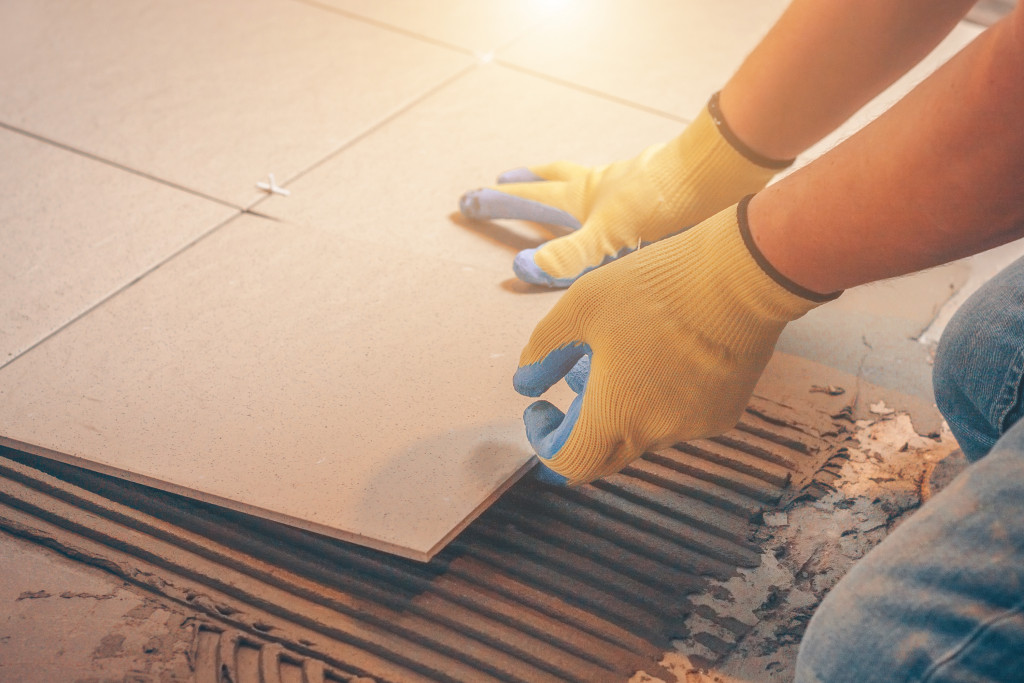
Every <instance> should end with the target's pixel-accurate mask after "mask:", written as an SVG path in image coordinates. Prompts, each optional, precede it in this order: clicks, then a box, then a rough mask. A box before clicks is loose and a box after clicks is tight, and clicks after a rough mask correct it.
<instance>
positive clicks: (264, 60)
mask: <svg viewBox="0 0 1024 683" xmlns="http://www.w3.org/2000/svg"><path fill="white" fill-rule="evenodd" d="M784 4H785V3H784V2H782V1H781V0H772V2H769V3H753V4H751V3H739V2H735V1H731V2H710V1H709V2H691V3H671V2H669V1H668V0H658V1H655V0H651V1H650V2H644V3H625V2H613V1H611V0H604V1H601V2H586V3H584V2H578V1H577V2H542V1H541V0H534V1H532V2H517V1H516V0H489V1H488V2H477V1H475V0H474V1H471V0H445V1H439V2H435V3H433V4H431V5H429V6H428V5H426V4H425V3H420V2H412V1H411V0H391V1H380V2H378V1H374V2H369V1H364V0H323V1H322V2H315V1H313V0H310V1H308V2H307V1H305V0H255V1H250V2H242V1H241V0H233V1H230V2H218V3H213V4H210V3H200V2H199V1H198V0H182V1H180V2H175V3H169V2H157V1H155V0H154V1H149V2H134V1H133V2H129V1H128V0H123V1H120V2H105V3H63V2H58V1H57V0H31V1H29V0H20V1H12V2H6V3H3V4H0V92H3V93H4V97H3V98H0V126H3V127H2V128H0V157H2V158H3V159H4V160H5V161H6V163H4V164H3V168H2V170H0V180H2V182H3V183H4V185H3V186H4V188H5V192H4V193H3V194H0V224H2V228H0V229H2V230H3V234H4V237H5V240H4V242H5V245H4V247H5V251H4V256H5V258H4V259H3V265H2V266H0V288H2V290H0V292H2V297H0V298H2V301H3V303H2V304H0V330H2V331H0V441H6V442H8V443H13V444H20V445H21V446H22V447H25V448H31V449H34V450H40V451H45V452H48V453H51V454H56V455H59V457H63V458H67V459H71V460H73V461H75V462H79V463H80V464H81V463H84V464H87V465H89V466H92V467H95V468H97V469H101V470H103V471H111V472H117V473H120V474H123V475H124V476H130V477H132V478H136V479H140V480H143V481H146V482H150V483H156V484H158V485H160V486H164V487H167V488H170V489H173V490H176V491H187V492H191V494H192V495H196V496H198V497H201V498H205V499H210V500H216V501H219V502H222V503H224V504H227V505H232V506H235V507H239V508H241V509H244V510H247V511H251V512H257V513H259V514H265V515H267V516H270V517H273V518H276V519H283V520H287V521H290V522H293V523H296V524H300V525H303V526H307V527H310V528H313V529H316V530H319V531H323V532H325V533H330V534H333V535H336V536H339V537H342V538H346V539H349V540H355V541H358V542H362V543H367V544H369V545H374V546H376V547H381V548H386V549H388V550H392V551H395V552H399V553H402V554H406V555H410V556H413V557H426V556H428V555H430V554H431V553H433V552H434V551H436V550H437V549H438V547H440V546H441V545H442V544H443V543H444V542H445V540H446V539H448V538H450V537H451V535H452V534H453V533H454V532H456V531H457V530H458V529H459V528H461V526H462V524H463V523H464V522H466V521H467V520H468V519H469V518H470V517H471V516H472V515H474V514H475V513H476V512H477V511H478V510H479V509H481V507H482V506H485V505H486V504H487V502H488V500H490V499H491V498H492V496H493V494H494V493H495V492H496V491H497V490H499V489H500V488H501V487H502V486H503V485H504V484H506V483H507V482H508V481H509V479H510V478H512V477H514V476H515V474H516V473H517V472H519V471H521V470H522V467H523V465H524V464H525V463H527V461H528V459H529V450H528V446H527V444H526V441H525V438H524V436H523V434H522V431H521V427H520V422H519V415H520V412H521V410H522V408H523V407H524V406H525V405H526V402H527V401H526V400H525V399H523V398H522V397H519V396H518V395H516V394H515V393H514V392H513V391H512V389H511V386H510V384H511V382H510V377H511V374H512V371H513V370H514V367H515V360H516V357H517V355H518V350H519V348H520V347H521V345H522V343H523V342H524V341H525V339H526V337H527V336H528V334H529V331H530V329H531V328H532V326H533V325H534V323H535V322H536V320H537V319H538V318H539V317H540V316H541V315H542V314H543V312H544V311H545V310H547V308H549V307H550V305H551V304H552V302H553V301H554V300H555V298H556V297H557V296H558V295H557V293H550V292H537V291H535V290H534V289H532V288H529V287H525V286H522V285H519V284H518V283H517V282H516V281H515V280H514V279H512V276H511V270H510V268H509V265H510V262H511V258H512V255H513V254H514V252H515V251H516V250H518V249H521V248H524V247H527V246H532V245H535V244H537V243H538V242H539V241H540V240H542V239H544V238H545V236H546V235H547V234H548V233H547V232H546V231H545V230H544V229H542V228H540V227H539V226H534V225H529V224H522V223H509V224H503V225H496V224H471V223H468V222H466V221H463V220H462V219H460V218H459V217H458V216H456V215H454V212H455V209H456V201H457V198H458V196H459V195H460V194H461V192H462V191H464V190H466V189H469V188H470V187H473V186H476V185H480V184H484V183H487V182H489V181H490V179H491V178H492V177H493V176H494V175H495V174H496V173H498V172H500V171H502V170H504V169H506V168H509V167H514V166H520V165H524V164H529V163H535V162H542V161H549V160H553V159H558V158H570V159H573V160H576V161H580V162H584V163H601V162H605V161H610V160H613V159H616V158H621V157H624V156H628V155H631V154H633V153H635V152H636V151H637V150H639V149H641V148H643V147H645V146H647V145H649V144H651V143H653V142H655V141H659V140H664V139H667V138H668V137H670V136H672V135H673V134H675V133H676V132H677V131H678V130H680V128H681V127H682V125H683V124H684V123H685V121H686V120H688V119H689V118H691V117H692V116H693V115H694V114H695V113H696V112H697V111H698V110H699V109H700V107H701V106H702V105H703V103H704V102H705V101H706V99H707V97H708V95H709V94H710V93H711V92H712V91H714V90H715V89H717V88H718V87H720V85H721V84H722V82H723V81H724V80H725V78H726V77H727V76H728V74H729V73H730V71H731V70H732V69H733V68H735V66H736V65H737V64H738V63H739V61H740V60H741V59H742V57H743V55H744V54H745V52H746V51H747V50H748V49H749V47H750V46H751V45H752V44H753V42H754V41H755V40H756V39H757V37H758V36H760V35H761V34H763V33H764V32H765V31H766V30H767V28H768V27H769V26H770V24H771V22H772V21H773V20H774V18H775V17H776V16H777V15H778V14H779V13H780V12H781V10H782V8H783V7H784ZM978 30H979V29H978V28H977V27H974V26H970V25H967V24H963V25H961V27H959V28H958V29H957V32H956V33H955V34H954V35H953V36H951V37H950V39H949V40H947V41H946V42H945V43H944V44H943V45H942V46H941V47H940V48H939V49H938V50H937V51H936V54H935V55H934V56H933V58H931V59H930V61H929V62H928V63H927V64H926V65H924V66H923V67H922V70H921V71H918V72H916V73H915V74H912V75H911V76H910V77H908V80H906V81H903V82H901V83H900V84H897V85H896V86H894V87H893V89H891V90H890V91H889V92H888V93H886V94H884V95H883V96H881V97H880V98H879V100H878V101H876V103H873V104H872V105H869V107H867V108H866V109H865V112H863V113H862V114H861V115H859V116H858V117H856V118H855V119H854V121H852V122H851V124H849V125H848V126H846V127H844V129H843V130H842V131H840V132H838V133H837V134H836V136H834V137H833V138H832V139H830V141H827V142H826V143H823V144H822V145H821V146H820V148H819V149H824V148H825V147H827V145H828V144H831V143H834V141H835V140H837V139H840V138H842V137H844V136H846V135H849V134H850V132H851V131H852V130H853V129H854V128H855V127H856V126H857V125H859V124H860V123H862V122H863V121H865V120H866V118H869V117H870V116H871V115H873V114H874V113H877V111H879V107H880V103H882V102H889V101H891V100H892V99H894V97H895V96H897V95H898V94H899V93H900V92H902V91H905V90H906V89H907V88H908V87H909V83H910V82H912V81H913V80H914V79H919V78H920V77H921V76H922V75H923V74H924V73H926V72H927V71H928V70H930V69H933V68H934V67H935V65H936V64H938V63H940V62H941V61H942V60H943V59H945V58H947V57H948V56H949V55H951V54H952V53H953V52H954V51H955V50H956V49H957V48H958V47H959V46H961V45H962V44H964V43H965V42H966V41H968V40H969V39H970V38H971V37H972V36H973V35H974V34H976V33H977V32H978ZM270 173H273V174H275V178H276V180H277V182H278V183H280V184H282V185H285V186H286V187H287V189H288V190H289V191H290V195H289V196H287V197H285V196H279V195H275V196H272V197H266V196H265V195H263V194H261V193H260V191H259V190H258V189H256V185H255V184H256V182H257V181H260V180H264V179H265V178H266V177H267V175H268V174H270ZM966 279H967V267H966V266H963V265H954V266H950V267H948V268H946V269H940V270H936V271H932V272H930V273H926V274H923V275H920V276H915V277H912V278H906V279H903V280H899V281H897V282H894V283H887V284H884V285H877V286H875V289H873V290H872V289H870V288H868V289H865V290H863V291H861V292H851V293H849V294H847V295H846V296H844V297H843V299H841V300H840V301H838V302H836V303H835V304H832V305H830V306H827V307H823V308H822V309H820V310H819V312H816V314H815V315H812V316H808V317H807V319H805V320H803V321H801V322H800V323H798V324H797V325H794V326H792V327H791V329H790V330H789V331H787V334H786V336H785V337H784V338H783V340H782V343H781V345H780V349H781V350H783V351H785V352H787V353H790V354H795V355H798V356H803V357H805V358H809V359H811V360H813V361H816V362H818V363H822V364H824V365H825V366H828V367H835V368H837V369H840V370H844V371H846V372H852V373H857V372H858V371H859V372H865V371H868V370H870V369H871V368H874V369H875V372H874V374H873V375H871V376H870V378H869V381H870V382H873V383H875V384H877V385H879V386H889V387H891V388H901V389H906V387H910V388H911V389H912V390H913V391H914V392H917V393H919V394H920V395H921V396H924V397H925V398H926V397H927V392H928V388H927V384H926V380H925V379H923V378H925V377H926V373H927V367H926V363H925V362H924V358H925V350H924V349H923V348H921V347H920V346H919V345H917V344H916V342H913V341H911V340H909V339H908V337H910V336H913V334H916V333H917V332H919V331H921V330H922V329H923V328H924V327H926V326H927V324H928V322H929V321H930V319H931V317H932V316H933V315H934V313H935V311H936V310H937V308H938V306H939V305H941V304H942V302H943V301H945V299H946V298H948V296H949V294H950V293H951V287H953V288H955V287H957V286H959V284H960V283H962V282H963V281H964V280H966ZM879 288H881V290H884V291H882V293H881V294H872V292H879V291H880V290H879ZM865 343H868V344H869V345H870V347H871V348H872V349H873V353H872V355H871V358H870V361H867V356H866V355H865V351H864V348H865V346H864V345H865ZM887 345H888V346H887ZM888 349H891V350H888ZM894 368H895V369H894ZM900 368H902V369H900Z"/></svg>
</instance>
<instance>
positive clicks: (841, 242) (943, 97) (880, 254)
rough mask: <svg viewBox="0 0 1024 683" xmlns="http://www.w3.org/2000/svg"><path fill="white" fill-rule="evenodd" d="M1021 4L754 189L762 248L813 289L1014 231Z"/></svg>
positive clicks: (882, 274) (1022, 154)
mask: <svg viewBox="0 0 1024 683" xmlns="http://www.w3.org/2000/svg"><path fill="white" fill-rule="evenodd" d="M1022 113H1024V13H1022V11H1021V10H1020V9H1017V10H1015V11H1014V12H1013V13H1012V14H1011V15H1010V16H1008V17H1007V18H1006V19H1004V20H1003V21H1001V22H999V23H998V24H996V25H995V26H993V27H992V28H991V29H989V30H988V31H986V32H985V33H984V34H982V35H981V36H979V37H978V39H976V40H975V41H974V42H973V43H972V44H971V45H969V46H968V47H967V48H965V49H964V50H963V51H962V52H961V53H960V54H958V55H957V56H956V57H954V58H953V59H952V60H950V61H949V62H948V63H947V64H946V65H945V66H944V67H942V68H941V69H939V70H938V71H937V72H935V73H934V74H932V76H930V77H929V78H928V79H926V80H925V81H924V82H923V83H922V84H921V85H920V86H918V87H917V88H915V89H914V90H913V91H912V92H911V93H910V94H908V95H907V96H906V97H905V98H904V99H903V100H901V101H900V102H899V103H897V104H896V105H895V106H894V107H893V108H892V109H890V110H889V111H888V112H886V113H885V114H884V115H883V116H881V117H880V118H878V119H877V120H876V121H874V122H872V123H871V124H870V125H868V126H867V127H865V128H864V129H863V130H861V131H860V132H859V133H857V134H856V135H854V136H852V137H851V138H849V139H848V140H846V141H845V142H844V143H842V144H840V145H839V146H837V147H836V148H835V149H833V150H832V151H831V152H829V153H827V154H825V155H824V156H822V157H821V158H820V159H818V160H816V161H815V162H813V163H812V164H810V165H808V166H807V167H805V168H803V169H801V170H800V171H798V172H797V173H794V174H793V175H792V176H790V177H788V178H786V179H784V180H782V181H781V182H779V183H777V184H776V185H774V186H771V187H769V188H767V189H766V190H764V191H763V192H761V193H760V194H758V195H757V196H756V197H755V198H754V200H753V201H752V202H751V204H750V213H749V216H750V227H751V233H752V235H753V237H754V240H755V242H756V243H757V245H758V247H759V248H760V250H761V251H762V252H763V254H764V255H765V257H766V258H767V259H768V260H769V261H770V262H771V263H772V264H773V265H774V266H775V267H776V268H777V269H778V270H779V271H780V272H781V273H782V274H783V275H785V276H787V277H789V278H790V279H792V280H793V281H795V282H796V283H798V284H800V285H802V286H804V287H807V288H809V289H811V290H813V291H817V292H830V291H834V290H838V289H845V288H847V287H851V286H854V285H858V284H862V283H865V282H870V281H873V280H878V279H882V278H887V277H893V276H896V275H901V274H905V273H909V272H914V271H917V270H920V269H923V268H927V267H930V266H934V265H938V264H941V263H945V262H947V261H950V260H953V259H956V258H959V257H962V256H966V255H970V254H973V253H977V252H979V251H983V250H985V249H988V248H991V247H993V246H997V245H999V244H1002V243H1005V242H1008V241H1011V240H1013V239H1015V238H1017V237H1020V236H1021V235H1022V234H1024V189H1022V188H1024V124H1022Z"/></svg>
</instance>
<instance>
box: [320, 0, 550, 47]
mask: <svg viewBox="0 0 1024 683" xmlns="http://www.w3.org/2000/svg"><path fill="white" fill-rule="evenodd" d="M321 1H322V3H323V4H325V5H330V6H333V7H337V8H338V9H340V10H342V11H345V12H350V13H352V14H354V15H357V16H360V17H365V18H367V19H370V20H372V21H376V22H380V23H382V24H386V25H388V26H394V27H396V28H399V29H401V30H404V31H410V32H412V33H415V34H417V35H421V36H425V37H427V38H430V39H432V40H437V41H440V42H442V43H446V44H449V45H453V46H457V47H461V48H464V49H467V50H472V51H474V52H478V53H482V54H483V53H488V52H491V51H493V50H496V49H498V48H499V47H501V46H503V45H505V44H506V43H508V42H509V41H511V40H512V39H514V38H516V37H517V36H519V35H520V34H521V33H522V32H523V31H524V30H526V29H528V28H530V27H531V26H533V25H534V24H535V23H537V22H538V21H541V20H543V19H544V18H545V17H546V16H547V15H548V14H549V12H550V10H551V9H552V5H553V3H551V2H544V0H525V1H524V0H432V1H431V2H422V0H321Z"/></svg>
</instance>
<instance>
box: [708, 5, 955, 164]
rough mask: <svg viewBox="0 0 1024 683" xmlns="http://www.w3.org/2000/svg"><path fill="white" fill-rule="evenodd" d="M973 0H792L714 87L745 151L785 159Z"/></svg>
mask: <svg viewBox="0 0 1024 683" xmlns="http://www.w3.org/2000/svg"><path fill="white" fill-rule="evenodd" d="M974 1H975V0H860V1H858V2H851V1H849V0H827V1H824V2H823V1H822V0H794V2H792V3H791V4H790V6H789V7H788V8H787V9H786V11H785V12H784V13H783V15H782V16H781V17H780V18H779V21H778V22H777V23H776V24H775V26H774V27H773V28H772V29H771V31H769V32H768V34H767V35H766V36H765V38H764V40H763V41H761V43H760V44H759V45H758V46H757V47H756V48H754V51H753V52H751V53H750V55H749V56H748V57H747V59H746V60H745V61H744V62H743V65H742V66H740V68H739V70H737V72H736V73H735V74H734V75H733V77H732V78H731V79H730V80H729V82H728V83H727V84H726V85H725V87H724V88H723V89H722V94H721V105H722V114H723V115H724V116H725V119H726V120H727V121H728V122H729V125H730V127H731V128H732V129H733V131H734V132H735V133H736V135H737V136H738V137H739V138H740V139H741V140H742V141H743V142H745V143H746V144H747V145H748V146H750V147H751V148H752V149H753V150H754V151H756V152H759V153H760V154H762V155H764V156H767V157H770V158H773V159H791V158H793V157H795V156H797V155H798V154H800V153H801V152H803V151H804V150H805V149H807V148H808V147H810V146H811V145H813V144H814V143H815V142H817V141H818V140H820V139H821V138H823V137H824V136H826V135H828V134H829V133H830V132H832V131H833V130H834V129H835V128H837V127H838V126H839V125H840V124H841V123H842V122H843V121H845V120H846V119H847V118H849V117H850V116H851V115H852V114H853V113H854V112H856V111H857V110H858V109H860V107H862V106H863V105H864V104H866V103H867V102H868V101H870V100H871V99H872V98H873V97H875V96H876V95H877V94H879V93H880V92H882V90H884V89H885V88H886V87H888V86H889V85H890V84H892V83H893V82H894V81H895V80H896V79H898V78H899V77H900V76H902V75H903V74H904V73H905V72H907V71H908V70H909V69H910V68H911V67H913V66H914V65H915V64H917V62H919V61H920V60H921V59H922V58H924V56H925V55H927V54H928V53H929V52H930V51H931V50H932V49H933V48H934V47H935V46H936V45H938V44H939V42H940V41H941V40H942V39H943V38H944V37H945V36H946V35H947V34H948V33H949V32H950V31H951V30H952V29H953V27H954V26H955V25H956V23H957V21H959V20H960V19H961V18H962V17H963V16H964V14H965V13H966V12H967V11H968V10H969V9H970V8H971V6H972V5H973V4H974Z"/></svg>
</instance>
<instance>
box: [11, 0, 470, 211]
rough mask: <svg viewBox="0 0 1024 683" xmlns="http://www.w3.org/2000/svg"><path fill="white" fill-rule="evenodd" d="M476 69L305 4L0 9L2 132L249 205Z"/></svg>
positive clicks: (39, 1)
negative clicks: (268, 182)
mask: <svg viewBox="0 0 1024 683" xmlns="http://www.w3.org/2000/svg"><path fill="white" fill-rule="evenodd" d="M471 62H472V57H470V56H468V55H464V54H459V53H458V52H456V51H453V50H447V49H445V48H441V47H437V46H435V45H430V44H428V43H426V42H423V41H420V40H417V39H415V38H410V37H407V36H402V35H399V34H397V33H395V32H393V31H388V30H386V29H381V28H377V27H375V26H371V25H369V24H366V23H365V22H361V21H356V20H353V19H349V18H346V17H343V16H339V15H338V14H337V13H333V12H330V11H327V10H325V9H322V8H317V7H313V6H310V5H307V4H304V3H299V2H292V1H290V0H245V1H243V0H225V1H224V2H215V3H207V2H201V1H200V0H180V1H178V2H152V1H150V2H135V1H134V0H111V1H110V2H105V3H64V2H57V1H56V0H21V1H14V2H4V3H0V91H2V92H3V93H4V96H3V97H2V98H0V121H3V122H5V123H8V124H11V125H13V126H16V127H19V128H23V129H25V130H29V131H31V132H34V133H37V134H39V135H42V136H44V137H47V138H50V139H54V140H56V141H59V142H62V143H65V144H68V145H70V146H73V147H76V148H78V149H82V150H86V151H88V152H91V153H94V154H97V155H99V156H102V157H104V158H109V159H112V160H114V161H117V162H119V163H121V164H124V165H126V166H129V167H131V168H133V169H136V170H141V171H144V172H147V173H150V174H153V175H156V176H158V177H160V178H163V179H166V180H170V181H173V182H175V183H178V184H180V185H183V186H186V187H189V188H193V189H196V190H199V191H201V192H204V193H207V194H209V195H212V196H214V197H217V198H220V199H223V200H226V201H229V202H232V203H234V204H237V205H248V204H249V203H250V202H251V201H253V200H254V199H255V198H256V197H258V195H259V191H258V190H257V189H256V188H255V183H256V182H257V181H260V180H261V179H265V178H266V176H267V174H269V173H274V174H275V177H276V179H277V181H278V182H284V181H286V180H287V179H288V178H290V177H292V176H293V175H295V174H297V173H299V172H301V171H302V170H304V169H306V168H308V167H310V166H311V165H312V164H314V163H316V162H317V161H319V160H321V159H323V158H324V157H325V156H327V155H328V154H329V153H331V152H333V151H335V150H337V149H338V148H339V146H341V145H342V144H343V143H345V142H346V141H349V140H350V139H352V138H353V136H355V135H357V134H359V133H361V132H363V131H365V130H366V129H367V128H368V127H370V126H372V125H374V124H375V123H378V122H380V121H381V120H383V119H384V118H386V117H387V116H388V115H389V114H391V113H393V112H395V111H396V110H398V109H400V108H401V107H403V106H405V105H407V104H408V103H409V102H411V101H413V100H414V99H415V98H416V97H417V96H419V95H421V94H422V93H424V92H426V91H429V90H430V89H431V88H433V87H435V86H436V85H437V84H438V83H440V82H442V81H444V80H445V79H446V78H448V77H450V76H452V75H453V74H455V73H457V72H458V71H459V70H460V69H462V68H463V67H465V66H466V65H467V64H469V63H471Z"/></svg>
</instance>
